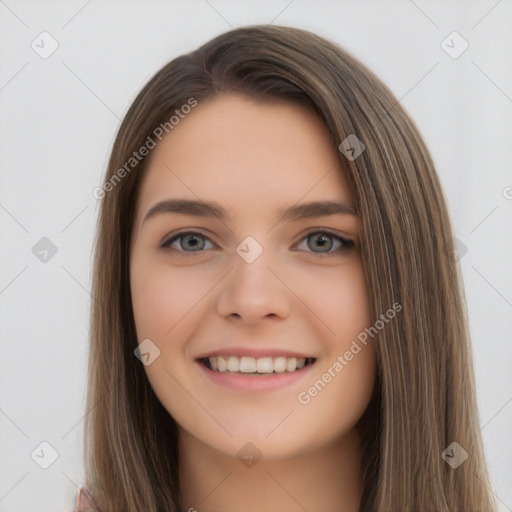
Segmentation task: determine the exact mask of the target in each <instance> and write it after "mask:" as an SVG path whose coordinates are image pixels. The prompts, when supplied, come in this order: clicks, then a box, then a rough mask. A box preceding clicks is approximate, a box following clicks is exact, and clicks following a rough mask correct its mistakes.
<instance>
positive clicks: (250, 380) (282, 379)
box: [197, 361, 316, 391]
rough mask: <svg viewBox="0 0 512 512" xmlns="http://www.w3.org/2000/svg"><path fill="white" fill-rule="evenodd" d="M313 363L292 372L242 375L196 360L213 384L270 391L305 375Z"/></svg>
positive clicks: (237, 388) (240, 389)
mask: <svg viewBox="0 0 512 512" xmlns="http://www.w3.org/2000/svg"><path fill="white" fill-rule="evenodd" d="M315 363H316V361H315V362H313V363H311V364H308V365H306V366H304V367H303V368H301V369H300V370H295V371H294V372H283V373H269V374H263V375H250V374H247V375H244V374H241V373H224V372H217V371H215V370H210V368H208V367H207V366H205V365H204V363H202V362H201V361H197V364H198V365H199V366H200V367H201V369H202V370H203V371H204V372H205V373H206V375H207V376H208V377H209V378H210V379H211V380H212V381H213V382H214V383H215V384H219V385H220V386H223V387H226V388H230V389H235V390H239V391H272V390H275V389H281V388H284V387H286V386H290V385H291V384H294V383H295V382H297V381H299V380H300V379H302V378H303V377H305V376H306V375H307V374H308V373H309V371H310V370H311V368H312V367H313V366H314V365H315Z"/></svg>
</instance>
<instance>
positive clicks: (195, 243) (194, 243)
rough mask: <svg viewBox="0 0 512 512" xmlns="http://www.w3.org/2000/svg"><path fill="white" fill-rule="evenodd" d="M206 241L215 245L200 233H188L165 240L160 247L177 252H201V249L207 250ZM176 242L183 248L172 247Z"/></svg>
mask: <svg viewBox="0 0 512 512" xmlns="http://www.w3.org/2000/svg"><path fill="white" fill-rule="evenodd" d="M204 241H208V242H210V243H211V244H212V245H215V244H213V242H212V241H211V240H210V239H209V238H207V237H206V236H204V235H203V234H201V233H199V232H198V231H186V232H181V233H178V234H176V235H174V236H172V237H171V238H168V239H167V240H164V241H163V242H162V244H161V245H160V247H162V248H164V249H165V248H168V249H172V250H175V251H177V252H201V249H204V248H205V243H204ZM175 242H178V245H180V246H181V248H176V247H172V245H173V244H174V243H175ZM189 249H191V250H189Z"/></svg>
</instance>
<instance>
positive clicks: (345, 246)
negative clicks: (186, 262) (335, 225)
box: [160, 230, 354, 257]
mask: <svg viewBox="0 0 512 512" xmlns="http://www.w3.org/2000/svg"><path fill="white" fill-rule="evenodd" d="M318 234H322V235H327V236H328V237H332V238H337V239H338V240H339V241H341V243H342V245H341V247H339V248H338V249H335V250H332V251H329V252H325V253H320V252H312V251H306V252H311V253H312V254H317V255H319V256H320V257H330V256H337V255H340V254H343V253H346V252H348V251H349V250H350V249H352V247H354V241H353V240H348V239H346V238H343V237H340V236H338V235H335V234H334V233H330V232H329V231H324V230H318V231H311V232H309V233H307V234H306V235H305V236H304V237H303V238H301V240H300V241H299V243H300V242H302V241H303V240H305V239H307V238H309V237H311V236H312V235H318ZM185 235H194V236H196V235H198V236H200V237H202V238H204V239H205V240H208V241H210V242H211V243H212V244H213V243H214V242H212V241H211V240H210V239H209V238H208V237H207V236H205V235H203V234H202V233H201V232H199V231H181V232H180V233H176V234H174V235H172V236H171V237H169V238H166V239H165V240H164V241H163V242H162V243H161V244H160V247H161V248H162V249H165V250H170V251H175V252H176V253H182V254H180V256H185V254H187V255H193V254H197V253H201V252H204V250H201V251H183V250H180V249H174V248H172V247H170V245H171V244H172V243H173V242H175V241H176V240H179V239H180V238H183V237H185ZM214 245H216V244H214ZM183 253H185V254H183Z"/></svg>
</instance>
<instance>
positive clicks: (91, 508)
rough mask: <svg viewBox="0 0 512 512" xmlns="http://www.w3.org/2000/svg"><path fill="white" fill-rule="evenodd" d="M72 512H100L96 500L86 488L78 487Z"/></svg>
mask: <svg viewBox="0 0 512 512" xmlns="http://www.w3.org/2000/svg"><path fill="white" fill-rule="evenodd" d="M73 512H101V510H100V509H99V508H98V505H96V500H95V499H94V497H93V495H92V494H91V493H90V492H89V491H88V490H87V488H86V487H80V489H79V490H78V494H77V496H76V505H75V509H74V510H73Z"/></svg>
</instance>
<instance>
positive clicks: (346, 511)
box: [179, 429, 362, 512]
mask: <svg viewBox="0 0 512 512" xmlns="http://www.w3.org/2000/svg"><path fill="white" fill-rule="evenodd" d="M242 444H243V443H242ZM179 449H180V480H181V481H180V487H181V496H182V508H183V510H192V511H193V510H194V509H196V510H197V511H198V512H215V511H217V512H218V511H219V510H222V511H223V512H235V511H236V512H238V511H239V510H241V509H243V510H244V511H246V512H261V510H265V511H266V512H277V511H279V512H299V511H300V512H303V511H304V510H307V511H309V512H315V511H322V512H340V511H343V512H357V511H358V510H359V503H360V494H361V489H362V484H361V476H360V463H361V461H360V458H361V451H360V440H359V435H358V433H357V430H356V429H353V430H352V431H350V432H349V433H347V434H346V435H345V436H344V437H343V438H341V439H338V440H336V442H335V443H333V444H332V445H328V446H323V447H321V448H320V449H317V450H315V451H312V452H310V453H307V454H302V455H298V456H296V457H293V458H287V459H278V460H266V459H264V458H262V459H260V460H259V461H258V462H257V463H256V464H255V465H253V466H252V467H246V466H244V464H242V462H240V460H238V458H236V457H232V456H230V455H227V454H225V453H222V452H219V451H217V450H216V449H214V448H212V447H211V446H209V445H205V444H204V443H202V442H201V441H199V440H198V439H197V438H194V437H192V436H191V435H190V434H188V433H187V432H185V431H182V430H181V429H180V434H179Z"/></svg>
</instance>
